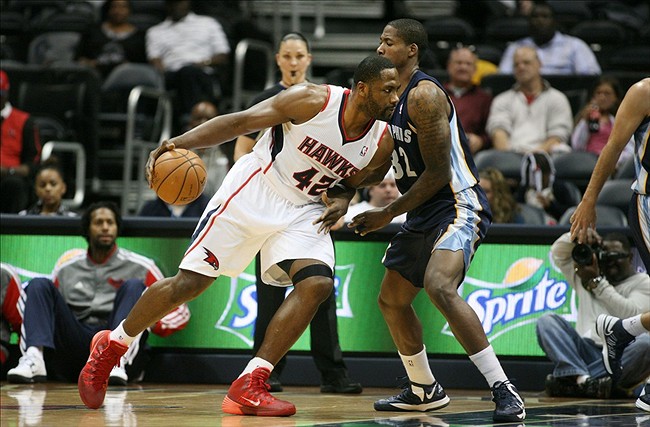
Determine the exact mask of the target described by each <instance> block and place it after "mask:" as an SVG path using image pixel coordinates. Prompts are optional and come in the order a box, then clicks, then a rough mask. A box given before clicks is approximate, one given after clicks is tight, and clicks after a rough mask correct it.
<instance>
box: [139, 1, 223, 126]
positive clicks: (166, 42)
mask: <svg viewBox="0 0 650 427" xmlns="http://www.w3.org/2000/svg"><path fill="white" fill-rule="evenodd" d="M165 5H166V7H167V18H166V19H165V20H164V21H163V22H161V23H160V24H157V25H154V26H153V27H151V28H149V30H147V35H146V48H147V57H148V59H149V61H150V62H151V64H153V66H154V67H156V68H157V69H158V70H160V71H162V72H164V73H165V84H166V86H167V88H168V89H173V90H175V91H176V96H177V104H176V106H175V107H176V110H177V112H178V113H179V116H182V115H185V114H189V113H190V111H191V109H192V107H193V106H194V105H196V103H197V102H199V101H211V102H216V99H215V90H214V87H215V84H217V83H218V75H217V69H216V68H215V67H216V66H220V65H224V64H226V63H227V62H228V55H229V53H230V44H229V43H228V38H227V37H226V34H225V33H224V31H223V28H222V27H221V24H219V23H218V22H217V21H216V20H215V19H214V18H212V17H210V16H201V15H197V14H195V13H194V12H192V11H191V1H190V0H165Z"/></svg>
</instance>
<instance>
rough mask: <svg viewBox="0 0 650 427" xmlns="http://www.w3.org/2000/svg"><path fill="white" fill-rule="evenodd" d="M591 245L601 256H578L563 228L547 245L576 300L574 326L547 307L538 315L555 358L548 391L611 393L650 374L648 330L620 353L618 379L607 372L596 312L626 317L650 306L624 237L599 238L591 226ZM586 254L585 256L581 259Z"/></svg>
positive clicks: (648, 281) (649, 293)
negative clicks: (621, 362) (620, 371)
mask: <svg viewBox="0 0 650 427" xmlns="http://www.w3.org/2000/svg"><path fill="white" fill-rule="evenodd" d="M588 243H589V245H593V244H595V245H597V247H599V248H601V249H602V251H603V253H604V256H601V257H596V256H595V255H594V254H591V253H587V254H586V255H587V256H586V257H582V256H576V255H579V254H580V253H581V252H583V251H578V252H576V251H575V248H576V243H575V242H574V241H573V240H572V239H571V233H564V234H563V235H562V236H560V237H559V238H558V239H557V240H556V241H555V243H553V246H552V247H551V255H552V257H553V261H554V265H556V266H557V267H558V268H559V269H560V271H561V272H562V274H563V275H564V277H565V279H566V281H567V283H568V284H569V286H571V287H572V288H573V291H574V292H575V293H576V296H577V300H578V312H577V320H576V324H575V326H574V325H572V324H571V323H569V322H568V321H567V320H566V319H565V318H564V317H563V316H561V315H559V314H555V313H548V314H545V315H544V316H542V317H541V318H539V320H538V321H537V339H538V342H539V345H540V347H541V348H542V350H544V353H546V356H547V357H548V358H549V359H551V361H552V362H554V363H555V368H554V369H553V374H552V375H549V376H548V377H547V379H546V392H547V393H548V394H549V395H550V396H566V397H571V396H580V397H592V398H609V397H610V396H611V394H612V393H611V392H612V386H614V389H615V390H616V389H617V388H621V389H624V390H629V389H632V388H634V387H635V386H637V385H638V384H640V383H642V382H645V379H646V377H648V375H650V363H648V357H647V355H648V354H650V336H649V335H645V336H640V337H637V339H636V341H635V342H634V343H632V344H630V346H629V347H627V349H626V350H625V353H624V354H623V372H622V375H620V378H617V380H618V381H617V383H616V384H612V383H613V381H612V378H611V377H610V376H609V375H608V374H607V372H606V370H605V365H604V363H603V358H602V355H601V348H602V345H603V342H602V341H601V339H600V337H599V336H598V334H597V333H596V328H595V327H594V325H595V323H596V319H597V317H598V315H600V314H609V315H611V316H616V317H621V318H624V317H630V316H634V315H638V314H641V313H643V312H645V311H648V310H650V276H648V275H647V274H645V273H636V272H635V271H634V267H633V264H632V252H631V247H630V242H629V240H628V238H627V237H625V236H624V235H622V234H620V233H611V234H608V235H606V236H605V237H604V238H601V237H600V235H599V234H598V233H596V231H595V230H593V229H590V230H589V239H588ZM583 258H584V259H583Z"/></svg>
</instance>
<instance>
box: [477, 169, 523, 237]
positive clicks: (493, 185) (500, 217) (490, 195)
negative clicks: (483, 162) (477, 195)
mask: <svg viewBox="0 0 650 427" xmlns="http://www.w3.org/2000/svg"><path fill="white" fill-rule="evenodd" d="M479 178H480V181H479V185H480V186H481V187H483V190H484V191H485V196H486V197H487V200H488V203H489V204H490V209H491V210H492V222H493V223H495V224H509V223H514V224H523V223H525V220H524V218H523V216H522V215H521V213H520V208H519V206H518V205H517V202H516V201H515V198H514V197H513V195H512V191H510V186H509V185H508V183H507V181H506V178H505V177H504V176H503V174H502V173H501V171H499V170H498V169H495V168H485V169H483V170H482V171H480V172H479Z"/></svg>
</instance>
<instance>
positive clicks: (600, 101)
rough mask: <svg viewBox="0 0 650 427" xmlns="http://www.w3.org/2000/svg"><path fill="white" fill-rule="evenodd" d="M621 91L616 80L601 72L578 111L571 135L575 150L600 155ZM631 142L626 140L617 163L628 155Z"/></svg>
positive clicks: (612, 124) (610, 127) (612, 122)
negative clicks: (601, 75) (589, 95)
mask: <svg viewBox="0 0 650 427" xmlns="http://www.w3.org/2000/svg"><path fill="white" fill-rule="evenodd" d="M622 95H623V93H622V91H621V86H620V84H619V83H618V80H617V79H616V78H614V77H608V76H603V77H601V78H600V80H598V83H596V86H594V89H593V91H592V93H591V98H590V100H589V102H588V103H587V105H585V106H584V108H583V109H582V111H581V112H580V113H579V114H578V117H577V119H576V125H575V127H574V128H573V134H572V135H571V146H572V147H573V149H574V150H575V151H588V152H590V153H594V154H596V155H600V152H601V151H602V150H603V147H604V146H605V144H606V143H607V139H608V138H609V134H610V133H611V132H612V127H613V126H614V115H615V114H616V110H617V109H618V104H619V103H620V101H621V97H622ZM633 150H634V144H633V143H628V145H627V146H626V147H625V150H624V151H623V154H622V155H621V158H620V159H619V164H621V162H624V161H626V160H627V159H629V158H631V157H632V155H633V154H634V153H633Z"/></svg>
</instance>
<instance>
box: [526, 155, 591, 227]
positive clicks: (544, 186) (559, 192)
mask: <svg viewBox="0 0 650 427" xmlns="http://www.w3.org/2000/svg"><path fill="white" fill-rule="evenodd" d="M515 200H516V201H517V202H518V203H526V204H527V205H530V206H533V207H536V208H539V209H543V210H544V212H546V214H547V215H548V216H549V218H548V221H547V223H548V224H557V222H558V221H559V220H560V218H561V217H562V214H564V212H565V211H566V210H567V209H568V208H570V207H571V206H575V205H576V204H577V203H579V202H580V200H575V198H574V197H573V195H572V193H571V190H570V189H569V188H568V184H567V183H566V182H565V181H561V180H557V179H555V167H554V166H553V159H551V156H549V155H548V153H546V152H543V151H540V152H536V153H528V154H526V155H525V156H524V158H523V160H522V163H521V181H520V183H519V188H518V189H517V192H516V194H515Z"/></svg>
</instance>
